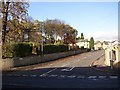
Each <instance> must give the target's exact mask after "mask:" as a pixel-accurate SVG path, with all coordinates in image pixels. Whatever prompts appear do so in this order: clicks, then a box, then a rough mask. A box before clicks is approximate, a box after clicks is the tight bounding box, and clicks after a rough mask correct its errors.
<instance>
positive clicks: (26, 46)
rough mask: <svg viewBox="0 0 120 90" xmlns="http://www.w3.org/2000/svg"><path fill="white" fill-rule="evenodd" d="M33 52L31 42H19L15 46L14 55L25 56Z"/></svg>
mask: <svg viewBox="0 0 120 90" xmlns="http://www.w3.org/2000/svg"><path fill="white" fill-rule="evenodd" d="M31 54H32V44H31V43H17V44H15V46H14V57H25V56H28V55H31Z"/></svg>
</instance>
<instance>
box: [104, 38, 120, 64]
mask: <svg viewBox="0 0 120 90" xmlns="http://www.w3.org/2000/svg"><path fill="white" fill-rule="evenodd" d="M111 61H113V64H114V65H115V64H117V63H119V62H120V41H117V40H116V41H113V42H111V43H109V46H108V47H107V48H106V49H105V64H106V65H108V66H111Z"/></svg>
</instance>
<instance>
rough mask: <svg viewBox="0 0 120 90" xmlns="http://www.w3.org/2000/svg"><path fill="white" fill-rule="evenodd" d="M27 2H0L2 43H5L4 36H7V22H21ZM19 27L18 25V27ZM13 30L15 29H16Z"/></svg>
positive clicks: (9, 0)
mask: <svg viewBox="0 0 120 90" xmlns="http://www.w3.org/2000/svg"><path fill="white" fill-rule="evenodd" d="M28 7H29V4H28V2H26V1H25V0H24V1H23V0H19V2H17V1H16V2H13V1H12V0H1V8H0V12H1V13H2V15H1V16H2V43H3V44H4V43H5V41H6V40H5V36H6V34H7V31H6V30H7V24H8V23H7V22H8V21H10V20H19V21H20V20H21V21H22V20H23V19H24V18H25V16H26V14H27V8H28ZM19 26H20V25H19ZM17 28H18V27H17ZM17 28H15V29H17Z"/></svg>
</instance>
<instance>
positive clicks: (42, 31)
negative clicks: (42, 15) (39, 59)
mask: <svg viewBox="0 0 120 90" xmlns="http://www.w3.org/2000/svg"><path fill="white" fill-rule="evenodd" d="M41 33H42V40H41V56H43V44H44V39H43V33H44V22H41Z"/></svg>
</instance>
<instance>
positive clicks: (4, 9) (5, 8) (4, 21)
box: [2, 0, 10, 45]
mask: <svg viewBox="0 0 120 90" xmlns="http://www.w3.org/2000/svg"><path fill="white" fill-rule="evenodd" d="M9 3H10V2H6V5H5V2H4V0H2V13H3V18H2V44H3V45H4V43H5V36H6V27H7V17H8V7H9Z"/></svg>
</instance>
